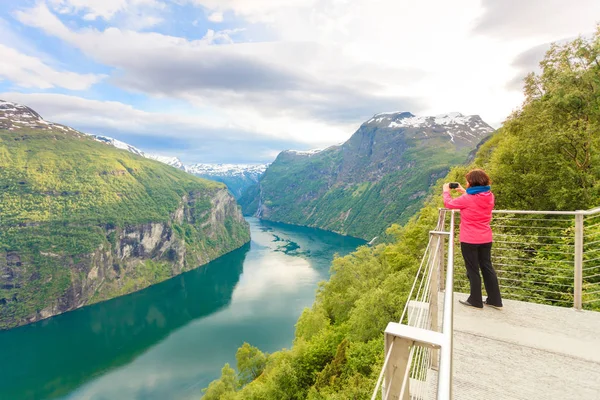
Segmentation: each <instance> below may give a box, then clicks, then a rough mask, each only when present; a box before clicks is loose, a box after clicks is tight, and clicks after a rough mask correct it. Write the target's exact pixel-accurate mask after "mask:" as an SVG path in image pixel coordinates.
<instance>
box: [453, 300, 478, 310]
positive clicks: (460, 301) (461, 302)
mask: <svg viewBox="0 0 600 400" xmlns="http://www.w3.org/2000/svg"><path fill="white" fill-rule="evenodd" d="M458 302H459V303H460V304H464V305H465V306H469V307H474V308H483V306H481V307H478V306H474V305H473V304H471V303H469V300H458Z"/></svg>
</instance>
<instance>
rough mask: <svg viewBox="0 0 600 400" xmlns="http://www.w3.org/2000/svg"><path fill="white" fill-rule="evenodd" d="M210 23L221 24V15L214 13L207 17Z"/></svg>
mask: <svg viewBox="0 0 600 400" xmlns="http://www.w3.org/2000/svg"><path fill="white" fill-rule="evenodd" d="M208 20H209V21H210V22H223V13H222V12H218V11H215V12H213V13H211V14H210V15H209V16H208Z"/></svg>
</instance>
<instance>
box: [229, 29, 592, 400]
mask: <svg viewBox="0 0 600 400" xmlns="http://www.w3.org/2000/svg"><path fill="white" fill-rule="evenodd" d="M541 65H542V73H541V75H530V76H529V77H528V78H527V81H526V88H525V91H526V101H525V103H524V104H523V107H522V109H521V110H520V111H518V112H516V113H515V114H513V115H512V116H511V117H510V118H509V119H508V120H507V121H506V123H505V125H504V127H503V128H502V129H500V131H499V132H497V133H496V134H495V136H494V137H492V138H491V139H490V140H488V141H486V142H485V143H484V144H482V145H481V147H480V148H479V150H478V152H477V154H476V157H475V158H474V161H473V163H472V164H471V165H462V166H458V167H455V168H453V169H452V170H451V171H450V172H449V174H448V175H447V176H446V178H445V179H444V181H460V182H463V183H464V175H465V174H466V172H468V171H469V170H470V169H471V168H474V167H479V168H484V169H486V170H487V171H488V172H489V173H490V175H491V177H492V179H493V182H494V185H493V188H494V192H495V194H496V199H497V206H498V207H501V208H505V209H510V208H516V209H547V210H552V209H562V210H565V209H570V210H572V209H586V208H591V207H594V206H598V205H599V201H600V193H599V192H598V190H599V183H598V182H599V179H600V170H599V168H600V160H598V157H599V153H598V146H599V145H600V143H599V140H600V134H599V132H600V129H599V128H600V125H599V123H600V29H599V30H598V31H597V33H596V35H595V36H594V38H593V39H590V40H583V39H577V40H575V41H573V42H571V43H568V44H566V45H563V46H556V45H555V46H553V47H552V49H551V50H550V51H549V52H548V54H547V56H546V58H545V60H544V61H543V62H542V64H541ZM441 182H442V181H441V180H440V181H439V182H438V184H439V185H438V186H439V187H435V188H434V189H433V190H432V195H433V196H432V197H431V199H430V200H429V201H428V202H427V204H426V206H425V207H423V208H422V209H421V210H420V212H419V213H418V214H417V215H416V216H414V217H413V218H412V219H411V220H410V221H409V222H408V223H407V224H406V225H405V226H403V227H401V226H399V225H392V226H391V227H390V228H389V229H388V230H387V233H388V235H389V236H391V237H393V238H394V240H393V242H392V243H389V244H381V245H379V246H377V247H374V248H368V247H361V248H359V249H358V250H357V251H356V252H354V253H353V254H350V255H348V256H346V257H342V258H336V259H335V260H334V261H333V265H332V267H331V272H332V275H331V278H330V279H329V281H327V282H324V283H322V284H321V285H320V287H319V290H318V293H317V299H316V301H315V304H314V305H313V307H312V309H310V310H309V309H307V310H305V311H304V312H303V313H302V315H301V317H300V318H299V320H298V324H297V326H296V339H295V341H294V345H293V347H292V349H290V350H282V351H280V352H277V353H274V354H272V355H271V356H270V357H269V359H268V361H267V365H266V367H265V370H264V372H263V374H262V375H261V376H260V377H259V378H258V379H256V380H254V381H253V382H251V383H250V384H248V385H247V386H245V387H244V388H243V389H241V390H239V391H237V390H235V389H232V390H231V392H228V393H227V395H226V396H224V397H222V398H223V399H259V398H260V399H310V400H324V399H328V400H334V399H335V400H338V399H339V400H342V399H369V398H370V397H371V395H372V390H373V388H374V382H375V379H376V377H377V374H378V373H379V371H380V368H381V365H382V363H383V335H382V331H383V329H385V326H386V324H387V323H388V322H389V321H394V320H398V319H399V318H400V315H398V313H399V312H400V310H402V309H403V307H404V303H405V301H406V298H407V296H408V291H409V288H410V284H411V283H412V281H413V279H414V275H415V271H416V269H417V263H418V262H419V260H420V258H421V257H422V254H423V251H424V249H425V247H426V240H427V237H428V231H429V230H430V229H431V228H432V227H433V226H435V222H436V221H437V214H438V207H440V206H441V205H442V201H441ZM354 192H357V193H358V195H360V194H361V193H365V189H364V186H360V187H356V188H354V191H353V193H354ZM355 197H356V196H355ZM598 222H600V219H595V220H590V222H589V223H586V228H585V229H586V230H585V232H586V235H587V236H586V237H588V236H589V237H591V238H596V239H593V240H598V238H599V237H600V224H598ZM540 223H541V221H540ZM506 224H507V225H510V224H511V223H510V222H506ZM537 224H538V222H536V221H535V220H532V221H529V227H525V228H530V227H536V226H538V225H537ZM540 226H541V225H540ZM554 226H557V227H558V229H559V230H560V229H563V232H562V233H563V234H562V235H559V236H561V237H572V229H573V228H572V224H570V223H568V222H565V223H564V224H563V225H561V221H556V224H555V225H554ZM506 229H516V228H515V227H511V226H508V228H506ZM514 232H516V235H515V238H514V242H515V243H514V249H513V251H514V252H515V257H517V258H519V259H521V260H522V261H523V260H524V261H523V266H524V268H527V267H528V266H538V267H539V266H540V265H542V264H543V265H545V266H546V270H544V269H542V268H539V269H536V273H538V274H539V276H538V279H540V281H539V282H538V283H536V284H538V285H539V284H541V285H542V286H541V287H542V288H545V289H546V290H548V291H559V290H561V291H562V292H563V293H566V291H565V289H564V286H558V285H565V284H567V281H565V280H563V278H561V277H557V276H556V275H557V274H556V273H554V271H555V269H556V268H559V267H562V266H563V265H564V261H565V258H564V255H560V254H553V253H543V252H537V253H536V254H534V253H532V252H531V251H528V249H527V247H526V243H527V241H530V240H532V239H531V238H530V237H529V238H526V236H525V235H526V233H525V232H524V231H523V232H519V231H518V230H517V231H514ZM529 232H531V230H529ZM528 234H530V233H528ZM543 236H545V235H544V234H543V233H540V234H539V235H538V236H536V237H535V238H533V240H535V241H536V242H537V243H541V244H542V247H541V249H542V250H543V249H544V248H545V247H544V246H545V245H547V246H555V245H556V244H557V242H556V241H557V239H552V238H545V237H543ZM544 240H546V242H544ZM560 240H567V239H558V241H559V242H558V244H559V245H560V244H561V243H560ZM596 254H597V253H596ZM596 257H597V256H596ZM584 259H585V260H590V259H591V257H590V256H588V255H585V256H584ZM570 268H572V266H570ZM570 283H571V284H572V278H571V282H570ZM599 283H600V279H599V278H598V277H597V276H596V277H592V278H585V279H584V291H585V289H586V288H587V289H589V288H590V287H592V286H593V287H596V288H597V285H598V284H599ZM531 284H532V283H531V282H529V283H527V282H524V283H522V284H521V286H520V287H519V286H517V288H516V289H513V290H515V292H514V293H516V294H519V293H521V292H519V290H522V291H523V293H527V294H528V298H529V299H530V300H531V301H538V302H547V300H544V299H542V298H539V297H536V295H533V296H532V292H531V291H527V289H528V286H527V285H531ZM594 285H595V286H594ZM538 287H540V286H538ZM457 289H460V288H457ZM567 290H568V289H567ZM596 290H597V289H596ZM547 295H548V294H545V296H547ZM561 296H562V295H560V294H559V295H558V297H556V298H555V299H554V300H553V301H554V304H557V303H560V302H561V301H563V302H564V301H565V299H563V298H561ZM584 296H585V292H584ZM596 296H597V294H596ZM587 298H588V299H589V298H590V297H587ZM567 300H568V299H567ZM590 304H591V305H590V306H589V308H590V309H596V310H600V302H595V303H590Z"/></svg>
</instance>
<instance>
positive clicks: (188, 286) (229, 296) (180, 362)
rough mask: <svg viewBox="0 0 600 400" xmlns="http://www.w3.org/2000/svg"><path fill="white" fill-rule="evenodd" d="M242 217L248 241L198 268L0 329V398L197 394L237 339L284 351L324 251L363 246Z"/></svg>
mask: <svg viewBox="0 0 600 400" xmlns="http://www.w3.org/2000/svg"><path fill="white" fill-rule="evenodd" d="M249 222H250V224H251V231H252V242H251V244H250V245H247V246H245V247H244V248H242V249H240V250H238V251H236V252H233V253H230V254H228V255H226V256H224V257H222V258H220V259H218V260H216V261H214V262H213V263H211V264H209V265H207V266H206V267H203V268H200V269H198V270H195V271H192V272H190V273H187V274H184V275H181V276H179V277H177V278H174V279H172V280H169V281H167V282H163V283H162V284H159V285H156V286H153V287H151V288H148V289H146V290H144V291H142V292H138V293H135V294H133V295H130V296H126V297H123V298H118V299H114V300H111V301H108V302H105V303H102V304H98V305H95V306H91V307H86V308H84V309H81V310H77V311H75V312H72V313H67V314H64V315H62V316H59V317H56V318H52V319H49V320H47V321H42V322H40V323H38V324H34V325H30V326H26V327H22V328H19V329H15V330H12V331H8V332H0V354H2V357H0V371H2V372H1V373H0V399H4V398H7V399H45V398H60V399H94V400H99V399H111V400H120V399H127V400H129V399H145V400H146V399H148V400H153V399H157V400H158V399H161V400H162V399H188V398H190V399H191V398H194V399H198V398H199V397H200V396H201V389H202V388H203V387H205V386H206V385H207V384H208V383H209V382H210V381H211V380H213V379H215V378H216V377H218V375H219V373H220V369H221V367H222V366H223V364H224V363H225V362H229V363H232V364H235V351H236V350H237V348H238V347H239V346H240V345H241V344H242V343H243V342H244V341H247V342H250V343H252V344H253V345H256V346H258V347H260V348H261V349H263V350H264V351H269V352H271V351H275V350H277V349H280V348H282V347H289V346H290V344H291V341H292V338H293V333H294V324H295V322H296V320H297V318H298V316H299V315H300V313H301V312H302V309H303V308H304V307H306V306H309V305H310V304H311V303H312V302H313V300H314V292H315V288H316V283H317V282H318V281H319V280H321V279H324V278H326V277H327V274H328V268H329V265H330V262H331V259H332V258H333V254H334V253H336V252H337V253H340V254H345V253H348V252H350V251H352V250H353V249H355V248H356V247H357V246H358V245H360V244H362V243H364V242H363V241H361V240H358V239H354V238H347V237H342V236H339V235H335V234H332V233H329V232H324V231H319V230H315V229H310V228H299V227H293V226H289V225H284V224H276V223H267V222H261V221H258V220H256V219H250V220H249Z"/></svg>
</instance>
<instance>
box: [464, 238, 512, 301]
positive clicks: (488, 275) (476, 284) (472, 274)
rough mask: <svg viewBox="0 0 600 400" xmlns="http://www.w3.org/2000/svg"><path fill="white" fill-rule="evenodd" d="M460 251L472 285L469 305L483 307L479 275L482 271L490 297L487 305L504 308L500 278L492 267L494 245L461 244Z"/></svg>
mask: <svg viewBox="0 0 600 400" xmlns="http://www.w3.org/2000/svg"><path fill="white" fill-rule="evenodd" d="M460 250H461V251H462V255H463V258H464V259H465V266H466V267H467V278H469V283H470V284H471V296H469V299H468V301H469V303H471V304H472V305H474V306H476V307H483V301H482V294H481V276H480V275H479V269H481V274H482V275H483V284H484V285H485V291H486V292H487V295H488V297H487V303H488V304H491V305H494V306H498V307H500V306H502V297H501V296H500V287H499V286H498V276H497V275H496V271H495V270H494V267H493V266H492V243H484V244H470V243H463V242H461V243H460Z"/></svg>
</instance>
